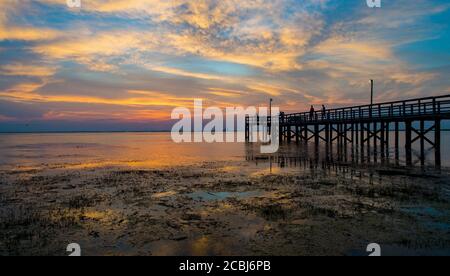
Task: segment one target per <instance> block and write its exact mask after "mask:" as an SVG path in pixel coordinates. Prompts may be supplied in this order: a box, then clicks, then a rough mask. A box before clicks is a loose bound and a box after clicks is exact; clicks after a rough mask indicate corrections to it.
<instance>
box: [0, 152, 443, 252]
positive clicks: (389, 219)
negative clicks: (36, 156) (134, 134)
mask: <svg viewBox="0 0 450 276" xmlns="http://www.w3.org/2000/svg"><path fill="white" fill-rule="evenodd" d="M267 162H268V161H267V160H258V159H252V160H249V161H245V160H230V161H211V162H197V163H196V164H190V165H188V166H182V165H178V166H177V165H171V166H170V167H166V168H164V167H160V168H152V169H150V168H139V167H138V166H108V165H102V166H83V165H80V166H78V167H77V166H73V165H72V166H66V165H60V166H55V165H47V166H45V165H44V166H41V167H35V168H33V167H26V166H17V167H15V168H8V169H3V170H0V255H67V254H68V253H67V252H66V251H65V249H66V246H67V245H68V244H69V243H73V242H75V243H79V244H80V245H81V248H82V254H83V255H367V254H368V253H366V252H365V248H366V246H367V245H368V244H369V243H372V242H376V243H379V244H380V245H381V247H382V254H383V255H450V208H449V207H450V177H449V176H450V173H449V172H448V171H447V170H445V169H444V170H442V171H441V172H437V171H433V170H429V171H428V170H426V171H423V170H421V169H408V168H401V167H400V168H395V169H393V168H392V166H389V167H382V166H347V165H343V164H341V165H327V164H322V163H321V164H319V165H318V166H316V165H314V164H312V163H311V164H309V163H308V162H306V163H305V164H303V165H300V166H292V167H288V168H280V166H273V167H272V170H270V169H269V166H268V163H267ZM261 163H262V164H261ZM281 167H283V166H281Z"/></svg>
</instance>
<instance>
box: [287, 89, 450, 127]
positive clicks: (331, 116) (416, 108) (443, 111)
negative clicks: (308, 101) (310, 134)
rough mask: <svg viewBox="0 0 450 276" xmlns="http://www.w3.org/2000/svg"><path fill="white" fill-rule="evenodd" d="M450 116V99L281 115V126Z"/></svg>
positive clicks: (440, 98)
mask: <svg viewBox="0 0 450 276" xmlns="http://www.w3.org/2000/svg"><path fill="white" fill-rule="evenodd" d="M427 116H428V117H434V116H436V117H438V116H450V95H445V96H439V97H427V98H417V99H410V100H404V101H394V102H385V103H377V104H373V105H360V106H351V107H343V108H335V109H327V110H319V111H314V112H302V113H291V114H281V116H280V123H281V124H283V123H294V124H296V123H297V124H298V123H311V122H318V123H327V122H341V121H353V122H355V121H370V120H380V119H381V120H382V119H389V120H393V119H394V120H395V119H396V118H401V119H406V118H412V119H414V118H417V117H421V118H423V117H427Z"/></svg>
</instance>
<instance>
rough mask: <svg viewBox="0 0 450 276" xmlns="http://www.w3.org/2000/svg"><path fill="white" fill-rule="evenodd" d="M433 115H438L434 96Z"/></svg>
mask: <svg viewBox="0 0 450 276" xmlns="http://www.w3.org/2000/svg"><path fill="white" fill-rule="evenodd" d="M433 115H436V98H433Z"/></svg>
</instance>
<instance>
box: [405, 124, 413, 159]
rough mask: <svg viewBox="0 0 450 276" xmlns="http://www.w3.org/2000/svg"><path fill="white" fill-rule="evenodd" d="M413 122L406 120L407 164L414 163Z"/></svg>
mask: <svg viewBox="0 0 450 276" xmlns="http://www.w3.org/2000/svg"><path fill="white" fill-rule="evenodd" d="M411 135H412V122H411V121H410V120H407V121H405V150H406V152H405V153H406V165H408V166H411V165H412V136H411Z"/></svg>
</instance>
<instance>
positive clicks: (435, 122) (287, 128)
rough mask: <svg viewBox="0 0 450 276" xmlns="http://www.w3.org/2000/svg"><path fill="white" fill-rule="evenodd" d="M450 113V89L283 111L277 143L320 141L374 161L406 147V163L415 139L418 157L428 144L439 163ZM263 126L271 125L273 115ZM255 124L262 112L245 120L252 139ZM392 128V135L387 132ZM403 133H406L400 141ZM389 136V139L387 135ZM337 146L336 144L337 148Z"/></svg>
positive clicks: (410, 158)
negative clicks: (436, 93)
mask: <svg viewBox="0 0 450 276" xmlns="http://www.w3.org/2000/svg"><path fill="white" fill-rule="evenodd" d="M449 119H450V95H445V96H439V97H427V98H416V99H409V100H404V101H395V102H385V103H376V104H372V105H361V106H352V107H344V108H336V109H327V110H319V111H314V112H303V113H292V114H285V113H281V114H280V117H279V130H278V131H279V140H280V143H285V142H287V143H294V142H295V143H297V144H299V143H305V144H306V145H307V144H309V143H310V142H313V143H314V145H315V146H316V148H317V149H318V147H319V145H320V144H321V143H322V144H324V146H325V150H326V152H327V156H328V153H331V154H332V153H333V151H334V150H336V151H337V152H338V156H343V158H347V155H348V151H351V154H352V156H354V155H357V156H360V157H361V158H362V159H365V160H369V161H370V160H371V158H373V160H374V161H377V159H378V158H380V159H386V158H388V159H391V158H394V159H395V160H397V161H398V160H399V159H400V147H401V146H403V147H404V153H405V161H406V165H412V163H413V144H414V143H418V148H419V159H420V163H421V165H425V157H426V145H427V144H428V145H429V146H430V147H431V148H433V149H434V160H435V165H436V166H437V167H440V166H441V122H442V121H443V120H449ZM264 121H265V122H267V126H265V127H267V129H268V130H269V133H270V129H271V125H270V124H271V120H270V118H268V120H264ZM254 125H256V128H257V129H259V128H260V127H261V126H260V118H259V117H257V118H249V117H246V120H245V137H246V140H247V141H250V140H251V139H250V136H251V133H250V132H251V129H252V127H253V126H254ZM391 133H393V135H390V134H391ZM401 134H403V135H404V137H403V139H402V141H404V145H401V144H400V141H401V139H400V137H401ZM391 140H393V141H391ZM335 147H336V148H335Z"/></svg>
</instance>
